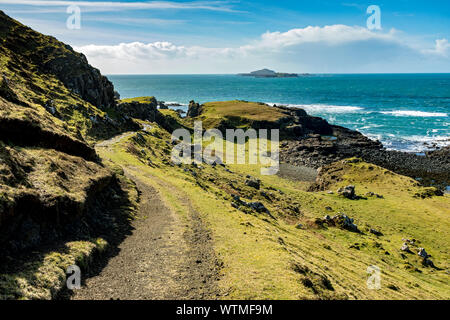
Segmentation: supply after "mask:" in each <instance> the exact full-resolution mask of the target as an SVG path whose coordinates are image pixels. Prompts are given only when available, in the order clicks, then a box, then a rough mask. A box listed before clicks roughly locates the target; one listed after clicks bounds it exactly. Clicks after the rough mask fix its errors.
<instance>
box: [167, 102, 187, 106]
mask: <svg viewBox="0 0 450 320" xmlns="http://www.w3.org/2000/svg"><path fill="white" fill-rule="evenodd" d="M164 104H165V105H180V106H188V105H189V104H187V103H180V102H177V101H165V102H164Z"/></svg>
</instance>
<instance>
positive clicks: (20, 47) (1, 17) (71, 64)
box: [0, 11, 115, 110]
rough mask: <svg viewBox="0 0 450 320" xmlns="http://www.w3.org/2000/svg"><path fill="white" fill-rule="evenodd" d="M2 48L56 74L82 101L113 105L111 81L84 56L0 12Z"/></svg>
mask: <svg viewBox="0 0 450 320" xmlns="http://www.w3.org/2000/svg"><path fill="white" fill-rule="evenodd" d="M0 34H1V36H2V37H1V38H2V48H3V50H8V51H10V52H13V53H14V54H16V55H20V58H21V61H20V63H21V64H22V65H26V67H27V69H29V70H33V71H35V72H39V73H42V74H45V73H47V74H52V75H54V76H56V77H57V78H58V79H59V80H60V81H61V82H62V83H63V84H64V85H65V86H66V87H67V88H68V89H69V90H71V91H72V92H73V93H75V94H77V95H79V96H80V97H81V98H82V99H83V100H85V101H88V102H90V103H92V104H93V105H94V106H96V107H98V108H100V109H103V110H105V109H106V108H110V107H111V106H113V105H114V104H115V99H114V87H113V85H112V83H111V82H110V81H109V80H108V79H107V78H106V77H104V76H102V75H101V74H100V71H99V70H97V69H96V68H93V67H92V66H91V65H89V63H88V61H87V59H86V57H85V56H84V55H83V54H81V53H78V52H75V51H74V50H73V49H72V48H71V47H70V46H68V45H65V44H63V43H61V42H59V41H58V40H57V39H55V38H54V37H50V36H45V35H43V34H40V33H38V32H36V31H34V30H32V29H30V28H28V27H26V26H24V25H22V24H21V23H19V22H17V21H16V20H14V19H11V18H10V17H8V16H7V15H5V14H4V13H3V12H2V11H0Z"/></svg>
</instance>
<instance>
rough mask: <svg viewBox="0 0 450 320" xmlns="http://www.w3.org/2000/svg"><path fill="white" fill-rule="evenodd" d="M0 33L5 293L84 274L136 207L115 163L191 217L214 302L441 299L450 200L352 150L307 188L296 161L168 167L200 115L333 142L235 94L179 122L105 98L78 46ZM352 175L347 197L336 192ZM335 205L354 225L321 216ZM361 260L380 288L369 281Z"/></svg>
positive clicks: (8, 22)
mask: <svg viewBox="0 0 450 320" xmlns="http://www.w3.org/2000/svg"><path fill="white" fill-rule="evenodd" d="M0 35H1V40H0V41H1V43H2V45H1V46H0V73H1V75H0V76H1V79H0V81H1V82H0V248H1V251H0V299H52V298H55V297H58V295H59V294H60V293H61V291H63V289H64V284H65V279H66V275H65V271H66V269H67V267H68V266H69V265H72V264H77V265H79V266H81V267H82V268H83V272H85V271H86V272H87V271H89V268H90V266H91V265H92V263H93V262H94V261H97V259H98V258H99V257H100V256H102V255H106V254H107V252H108V248H109V249H113V250H112V251H113V252H116V251H114V249H115V248H117V246H118V245H119V244H120V243H121V242H122V241H123V239H124V238H125V237H126V236H127V235H129V234H130V232H131V225H130V221H131V220H132V219H133V218H134V214H135V212H136V207H137V206H138V205H139V202H140V201H141V200H142V199H140V198H139V193H138V190H137V188H136V186H135V184H134V182H133V181H132V180H130V179H129V178H127V177H126V176H125V175H124V170H125V169H126V170H127V171H128V172H131V173H132V175H134V176H139V177H140V179H141V182H142V183H145V184H147V185H148V186H151V187H152V188H154V189H155V190H157V191H158V193H160V194H161V195H162V197H163V200H164V201H165V203H166V204H167V205H168V206H170V207H171V208H172V210H174V211H175V212H176V213H177V215H178V216H179V219H180V221H182V222H183V221H185V220H183V219H184V218H185V217H186V215H187V212H188V211H189V210H191V209H192V208H194V209H195V211H196V212H198V214H199V217H200V218H201V220H202V221H203V223H204V225H205V226H206V227H207V228H208V230H209V231H210V233H211V238H212V243H213V249H214V252H215V255H216V256H217V258H218V260H219V261H220V266H219V269H220V270H219V273H220V280H219V283H218V286H219V287H220V296H219V298H221V299H449V298H450V288H449V267H450V266H449V261H450V259H449V252H448V249H447V248H448V230H449V227H450V225H449V224H450V220H449V214H450V209H449V208H450V197H449V195H444V196H439V195H438V192H436V190H435V189H432V188H426V187H423V186H421V185H420V184H419V183H418V182H417V181H415V180H413V179H411V178H408V177H405V176H402V175H398V174H396V173H394V172H392V171H389V170H386V169H384V168H382V167H379V166H376V165H373V164H370V163H366V162H364V161H361V160H359V159H350V160H348V159H346V160H339V161H335V162H333V163H331V164H328V165H327V166H324V167H323V168H322V169H321V170H320V172H319V173H318V178H317V181H316V182H312V181H311V180H312V179H311V175H313V176H314V175H315V174H316V171H315V170H313V169H309V170H306V169H305V168H302V167H300V166H291V167H289V168H290V170H286V167H282V170H281V172H280V173H279V174H278V175H272V176H266V175H261V174H260V169H261V165H260V164H257V165H235V164H226V163H225V164H224V165H223V166H222V165H208V164H205V163H202V164H192V165H175V164H174V163H173V162H172V161H171V151H172V148H173V144H172V141H171V133H172V130H173V129H174V128H179V127H185V128H188V129H189V130H190V132H192V131H193V128H192V125H193V122H194V121H195V120H202V121H203V128H204V129H207V128H213V127H217V128H220V129H225V128H250V127H252V128H261V127H267V126H268V127H269V128H279V127H281V128H282V129H283V130H284V132H285V133H286V135H285V137H288V138H289V137H293V136H296V135H297V133H301V134H304V135H311V134H312V135H313V136H315V137H316V138H317V136H319V137H320V136H321V135H323V136H327V135H333V134H334V133H335V132H334V130H335V128H333V127H332V126H331V125H329V124H328V123H327V122H326V121H325V120H323V119H320V118H314V117H309V116H307V115H306V113H305V112H304V111H303V110H288V109H283V108H272V107H269V106H267V105H264V104H259V103H251V102H243V101H228V102H211V103H207V104H205V105H203V106H199V108H200V110H199V114H198V115H197V116H195V117H189V118H180V117H179V115H178V114H177V113H176V112H174V111H173V110H161V111H159V110H157V109H156V99H155V98H153V97H140V98H133V99H125V100H122V101H115V100H114V88H113V86H112V84H111V83H110V82H109V81H108V80H107V79H106V78H105V77H103V76H102V75H101V74H100V72H99V71H98V70H96V69H95V68H92V67H91V66H89V64H88V63H87V60H86V58H85V57H84V56H83V55H81V54H79V53H76V52H74V51H73V50H72V49H71V48H70V47H69V46H67V45H64V44H63V43H61V42H58V41H57V40H56V39H54V38H52V37H48V36H44V35H41V34H39V33H37V32H35V31H33V30H31V29H29V28H27V27H26V26H24V25H22V24H20V23H19V22H17V21H15V20H13V19H11V18H9V17H7V16H6V15H4V14H3V13H2V12H0ZM127 130H131V132H128V133H126V134H124V135H123V136H120V137H116V138H113V139H112V140H107V141H103V142H102V140H103V139H108V138H111V137H113V136H115V135H117V134H119V133H122V132H124V131H127ZM354 135H357V133H354ZM317 139H319V138H317ZM247 143H248V142H247ZM364 143H367V141H364ZM94 145H96V148H95V149H94ZM205 146H206V145H205ZM205 146H204V147H205ZM283 168H284V169H283ZM305 170H306V171H307V173H308V174H305V172H306V171H305ZM306 176H308V177H307V178H305V177H306ZM249 181H252V183H250V182H249ZM349 184H352V185H354V186H355V190H356V195H357V197H355V199H353V200H352V199H347V198H345V197H342V196H340V195H338V193H337V190H338V189H339V188H341V187H344V186H347V185H349ZM256 185H258V186H259V187H255V186H256ZM256 204H257V205H256ZM342 214H345V215H347V216H348V217H350V218H353V219H354V223H355V224H356V226H357V227H358V230H359V231H360V232H352V231H349V230H348V228H345V225H343V224H340V223H334V222H331V221H330V220H329V219H325V218H324V217H325V216H326V215H329V216H339V215H342ZM178 227H179V229H180V230H181V231H180V232H182V231H183V228H188V227H189V226H188V225H187V224H184V223H180V225H179V226H178ZM372 229H373V230H376V231H377V232H376V234H375V233H374V232H373V231H371V230H372ZM378 232H379V233H378ZM403 239H409V240H411V242H410V243H409V247H410V252H407V251H402V250H401V247H402V245H403V243H404V242H406V240H403ZM413 239H414V240H415V241H412V240H413ZM420 248H425V249H426V251H427V252H428V254H430V255H431V258H430V259H431V260H432V261H433V265H430V264H424V263H423V262H424V259H423V258H421V257H420V256H419V255H418V252H419V249H420ZM372 265H376V266H377V267H378V268H379V269H380V270H381V289H380V290H371V289H369V288H368V287H367V285H366V280H367V278H368V273H367V268H368V267H369V266H372Z"/></svg>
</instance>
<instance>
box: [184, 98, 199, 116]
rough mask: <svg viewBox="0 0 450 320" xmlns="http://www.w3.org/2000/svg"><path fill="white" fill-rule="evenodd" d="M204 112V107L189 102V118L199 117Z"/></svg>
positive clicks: (192, 101)
mask: <svg viewBox="0 0 450 320" xmlns="http://www.w3.org/2000/svg"><path fill="white" fill-rule="evenodd" d="M201 112H202V107H201V105H200V104H198V103H196V102H195V101H194V100H191V101H190V102H189V109H188V112H187V115H186V116H187V117H191V118H193V117H197V116H199V115H200V113H201Z"/></svg>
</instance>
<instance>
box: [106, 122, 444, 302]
mask: <svg viewBox="0 0 450 320" xmlns="http://www.w3.org/2000/svg"><path fill="white" fill-rule="evenodd" d="M152 126H153V129H151V130H150V131H149V132H147V131H141V132H139V133H137V134H134V135H131V136H128V137H127V138H126V139H124V140H121V141H120V142H118V143H117V144H115V145H114V146H112V147H111V148H102V149H101V150H99V152H100V155H101V156H102V158H104V159H108V161H112V162H114V163H116V164H119V165H121V166H124V167H127V169H128V170H131V171H133V172H135V174H136V175H139V176H140V177H141V178H142V180H143V181H145V182H146V183H148V184H150V185H152V186H154V187H156V188H157V189H159V190H160V191H161V192H162V194H163V195H164V197H165V199H166V201H167V204H169V205H171V206H172V207H173V208H174V209H175V210H176V211H177V212H178V213H179V214H180V216H183V215H184V214H185V212H186V208H185V206H186V205H187V204H186V201H188V202H189V205H192V206H193V207H194V208H195V209H196V210H197V211H198V212H199V213H200V214H201V217H202V219H204V221H205V222H206V223H207V225H208V226H209V228H210V230H211V231H212V236H213V241H214V249H215V251H216V254H217V255H218V257H219V259H220V260H221V261H222V269H221V280H220V286H221V290H222V291H223V292H225V293H224V296H223V298H236V299H448V298H450V287H449V285H448V283H449V281H448V280H449V275H448V270H449V265H448V261H449V252H448V250H447V248H448V238H447V233H448V230H449V227H450V226H449V223H450V221H449V213H450V212H449V203H450V197H449V196H448V195H447V196H432V197H430V198H427V199H421V198H418V197H417V196H416V194H422V193H424V192H425V193H426V188H423V187H421V186H419V185H418V184H417V182H415V181H414V180H412V179H410V178H407V177H403V176H400V175H397V174H395V173H392V172H390V171H388V170H385V169H383V168H380V167H377V166H374V165H370V164H367V163H364V162H360V161H344V162H338V163H336V169H337V171H336V172H335V174H334V178H333V180H332V181H331V184H328V187H329V188H330V189H331V190H333V191H334V193H333V194H329V193H328V192H327V191H319V192H308V191H307V189H308V186H309V184H310V183H309V182H302V181H299V180H298V179H297V178H296V177H293V178H292V179H286V178H280V177H279V176H261V175H260V166H259V165H226V166H225V167H222V166H220V165H217V166H210V165H207V164H201V165H180V166H177V165H174V164H173V163H171V161H170V152H171V148H172V145H171V144H170V135H169V133H168V132H166V131H165V130H163V129H162V128H159V127H158V126H157V125H156V124H152ZM248 175H251V176H253V177H254V178H258V179H260V180H261V187H260V189H259V190H257V189H255V188H253V187H251V186H249V185H247V184H246V180H248V179H249V178H248V177H247V176H248ZM294 178H295V179H294ZM349 183H353V184H354V185H356V191H357V194H358V195H361V196H364V195H365V194H366V193H367V192H369V191H370V192H374V193H377V194H379V195H383V198H378V197H376V196H368V197H367V199H359V200H349V199H345V198H343V197H341V196H338V195H337V194H336V192H335V191H336V189H337V188H339V187H340V186H344V185H347V184H349ZM235 196H239V197H240V199H241V200H243V201H245V202H261V203H262V204H263V205H264V206H265V207H266V208H267V209H268V210H269V213H268V212H263V211H261V212H258V211H257V210H254V209H252V208H249V207H247V206H245V205H242V203H241V204H240V205H239V204H238V205H236V198H235ZM338 212H343V213H345V214H347V215H348V216H350V217H352V218H354V219H355V223H356V224H357V225H358V228H359V229H360V230H361V231H362V232H361V233H355V232H350V231H347V230H345V229H341V228H338V227H334V226H332V225H328V226H326V224H325V225H324V224H318V223H317V222H316V221H319V220H320V219H321V218H323V216H325V215H326V214H329V215H335V214H338ZM318 219H319V220H318ZM370 229H376V230H378V231H380V232H382V233H383V235H380V236H377V235H375V234H372V233H371V232H370V231H369V230H370ZM402 238H408V239H412V238H414V239H416V240H417V242H416V245H417V246H420V247H424V248H426V250H427V252H428V253H429V254H431V255H432V260H433V262H434V264H435V267H430V266H424V265H423V264H422V259H421V258H420V257H419V256H418V255H417V248H415V247H414V248H412V249H411V250H412V253H406V252H403V251H401V250H400V248H401V246H402V244H403V240H402ZM371 265H376V266H378V267H379V268H380V269H381V289H380V290H371V289H368V287H367V284H366V281H367V278H368V276H369V274H368V273H367V268H368V267H369V266H371Z"/></svg>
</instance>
